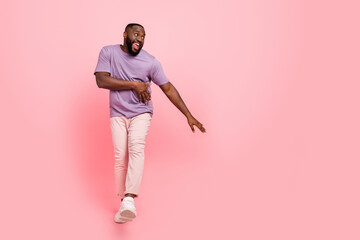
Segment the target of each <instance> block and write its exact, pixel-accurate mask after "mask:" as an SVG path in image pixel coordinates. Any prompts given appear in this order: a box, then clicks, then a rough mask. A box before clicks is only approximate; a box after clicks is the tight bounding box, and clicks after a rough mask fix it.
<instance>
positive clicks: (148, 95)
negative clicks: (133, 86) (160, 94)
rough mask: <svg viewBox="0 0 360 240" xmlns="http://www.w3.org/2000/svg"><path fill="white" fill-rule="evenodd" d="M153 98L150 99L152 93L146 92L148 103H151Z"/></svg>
mask: <svg viewBox="0 0 360 240" xmlns="http://www.w3.org/2000/svg"><path fill="white" fill-rule="evenodd" d="M150 99H151V97H150V93H149V92H146V100H147V101H150Z"/></svg>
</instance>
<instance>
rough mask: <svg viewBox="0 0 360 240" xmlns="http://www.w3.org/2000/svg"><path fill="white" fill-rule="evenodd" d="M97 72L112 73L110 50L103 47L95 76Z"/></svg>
mask: <svg viewBox="0 0 360 240" xmlns="http://www.w3.org/2000/svg"><path fill="white" fill-rule="evenodd" d="M96 72H108V73H111V72H110V50H109V49H108V48H106V47H103V48H102V49H101V51H100V54H99V60H98V63H97V65H96V68H95V71H94V74H95V73H96Z"/></svg>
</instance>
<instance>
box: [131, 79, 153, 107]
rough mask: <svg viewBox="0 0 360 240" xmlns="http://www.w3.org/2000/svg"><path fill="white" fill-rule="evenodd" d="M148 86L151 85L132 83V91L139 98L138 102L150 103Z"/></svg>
mask: <svg viewBox="0 0 360 240" xmlns="http://www.w3.org/2000/svg"><path fill="white" fill-rule="evenodd" d="M150 85H151V84H150V83H144V82H135V81H134V90H135V92H136V93H137V95H138V97H139V102H143V103H145V104H148V103H149V102H150V100H151V96H150V92H149V89H148V88H147V87H148V86H150Z"/></svg>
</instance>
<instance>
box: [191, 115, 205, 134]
mask: <svg viewBox="0 0 360 240" xmlns="http://www.w3.org/2000/svg"><path fill="white" fill-rule="evenodd" d="M187 120H188V123H189V126H190V128H191V131H192V132H195V128H194V125H195V126H196V127H197V128H198V129H199V130H200V131H201V132H203V133H205V132H206V129H205V128H204V127H203V125H202V124H201V123H200V122H199V121H198V120H196V119H195V118H194V117H193V116H189V117H188V118H187Z"/></svg>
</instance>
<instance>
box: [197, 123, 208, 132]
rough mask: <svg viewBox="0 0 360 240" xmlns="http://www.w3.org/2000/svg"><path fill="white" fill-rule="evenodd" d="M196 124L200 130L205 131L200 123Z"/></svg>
mask: <svg viewBox="0 0 360 240" xmlns="http://www.w3.org/2000/svg"><path fill="white" fill-rule="evenodd" d="M196 126H197V127H198V128H199V129H200V131H201V132H206V130H205V128H204V127H203V125H202V124H201V123H198V124H197V125H196Z"/></svg>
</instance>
